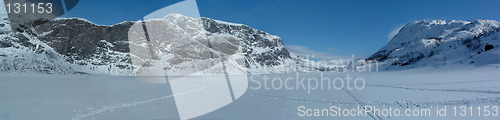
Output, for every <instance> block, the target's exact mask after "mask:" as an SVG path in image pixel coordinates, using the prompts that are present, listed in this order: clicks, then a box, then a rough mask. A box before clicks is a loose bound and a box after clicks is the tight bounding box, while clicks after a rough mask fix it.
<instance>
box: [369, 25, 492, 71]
mask: <svg viewBox="0 0 500 120" xmlns="http://www.w3.org/2000/svg"><path fill="white" fill-rule="evenodd" d="M499 38H500V23H499V22H497V21H494V20H475V21H456V20H452V21H449V22H447V21H445V20H420V21H414V22H411V23H409V24H407V25H406V26H404V27H403V28H402V29H401V30H400V31H399V33H397V34H396V35H395V36H394V37H393V38H392V39H391V40H390V41H389V43H387V45H386V46H384V47H383V48H382V49H380V50H379V51H377V52H376V53H375V54H373V55H371V56H370V57H369V58H367V59H366V60H367V61H378V62H381V63H380V69H386V70H398V69H409V68H416V67H422V66H431V67H435V66H445V65H457V64H459V65H460V64H461V65H478V66H480V65H487V64H497V63H500V49H499V47H500V39H499Z"/></svg>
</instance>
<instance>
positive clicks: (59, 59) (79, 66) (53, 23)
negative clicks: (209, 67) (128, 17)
mask: <svg viewBox="0 0 500 120" xmlns="http://www.w3.org/2000/svg"><path fill="white" fill-rule="evenodd" d="M187 19H195V20H196V21H201V22H199V23H190V22H189V21H180V22H179V23H177V24H199V25H201V26H203V29H204V30H205V31H204V32H205V33H207V35H209V36H230V38H231V39H232V38H236V39H237V40H239V42H240V45H241V47H243V54H244V56H245V59H246V60H245V62H246V64H247V67H248V68H249V72H251V73H283V72H291V70H294V71H306V70H315V69H314V68H310V67H307V66H305V65H304V62H305V60H304V59H302V58H300V57H298V56H296V55H294V54H291V53H289V52H288V51H287V50H286V48H284V46H283V41H282V39H281V38H280V37H278V36H275V35H270V34H269V33H266V32H263V31H260V30H257V29H254V28H251V27H249V26H246V25H242V24H235V23H227V22H222V21H218V20H213V19H210V18H189V17H186V16H183V15H180V14H171V15H168V16H166V17H164V18H163V19H158V20H156V21H162V22H169V21H176V20H187ZM39 21H41V23H43V22H45V23H44V24H36V23H33V24H30V25H27V26H31V27H28V28H25V29H24V30H23V31H12V30H10V29H8V28H9V23H8V20H7V18H5V16H4V18H3V19H2V20H1V22H2V24H4V25H3V26H0V27H1V28H2V31H1V35H0V37H2V39H1V41H0V60H1V61H2V65H1V66H0V71H2V72H44V73H55V74H74V73H80V74H111V75H133V74H134V72H133V71H132V69H133V68H134V67H136V66H134V65H133V64H132V60H131V57H130V48H129V44H130V42H129V40H128V36H127V35H128V34H127V32H128V31H129V29H130V27H131V26H132V25H133V24H134V22H132V21H126V22H122V23H119V24H116V25H112V26H103V25H97V24H94V23H92V22H90V21H87V20H85V19H81V18H58V19H54V20H39ZM149 21H151V20H149ZM149 21H146V22H149ZM164 29H168V28H164ZM181 29H183V30H188V28H181ZM188 37H189V36H188ZM222 39H226V38H224V37H222Z"/></svg>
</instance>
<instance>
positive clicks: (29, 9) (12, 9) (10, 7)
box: [5, 3, 52, 14]
mask: <svg viewBox="0 0 500 120" xmlns="http://www.w3.org/2000/svg"><path fill="white" fill-rule="evenodd" d="M5 6H6V7H7V12H8V13H40V14H42V13H52V3H36V4H35V3H12V4H11V3H8V4H6V5H5Z"/></svg>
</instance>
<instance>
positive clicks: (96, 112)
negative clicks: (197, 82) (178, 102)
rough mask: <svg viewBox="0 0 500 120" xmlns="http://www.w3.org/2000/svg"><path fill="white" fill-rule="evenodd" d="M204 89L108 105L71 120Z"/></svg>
mask: <svg viewBox="0 0 500 120" xmlns="http://www.w3.org/2000/svg"><path fill="white" fill-rule="evenodd" d="M205 88H206V87H201V88H198V89H194V90H189V91H186V92H181V93H178V94H173V95H168V96H162V97H160V98H154V99H149V100H144V101H136V102H131V103H122V104H115V105H110V106H104V107H102V108H100V109H97V110H92V111H90V112H88V113H87V114H77V115H75V116H74V117H73V118H72V119H71V120H79V119H81V118H86V117H89V116H93V115H96V114H100V113H103V112H106V111H113V110H115V109H121V108H126V107H130V106H137V105H141V104H145V103H150V102H155V101H159V100H166V99H168V98H171V97H174V96H177V95H184V94H189V93H193V92H196V91H200V90H203V89H205Z"/></svg>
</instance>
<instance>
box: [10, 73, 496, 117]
mask: <svg viewBox="0 0 500 120" xmlns="http://www.w3.org/2000/svg"><path fill="white" fill-rule="evenodd" d="M499 73H500V69H499V68H496V67H481V68H478V67H465V68H460V69H444V68H441V69H431V68H423V69H414V70H406V71H392V72H362V73H358V72H342V73H332V72H325V73H319V72H318V73H298V74H274V75H253V76H252V75H249V76H248V77H249V83H248V85H249V86H248V87H249V88H248V90H247V91H246V92H245V94H243V96H241V97H240V98H239V99H237V100H235V101H234V102H233V103H231V104H228V105H226V106H224V107H222V108H220V109H218V110H215V111H213V112H210V113H208V114H205V115H202V116H199V117H197V118H195V119H249V120H254V119H377V120H378V119H500V117H499V116H491V115H490V116H488V117H486V116H478V115H476V114H481V113H478V112H477V110H476V107H484V106H500V74H499ZM347 75H349V76H350V77H352V78H353V79H356V78H362V79H364V84H362V82H359V81H358V82H357V83H353V82H350V83H344V84H342V83H338V81H337V82H336V83H335V85H337V87H339V86H341V85H344V86H343V87H342V89H333V88H332V89H327V87H329V86H328V85H320V86H318V87H316V89H308V87H310V86H309V85H311V83H314V84H316V82H315V81H312V82H309V81H308V79H314V78H316V79H321V78H330V79H335V78H345V77H346V76H347ZM0 76H1V80H0V119H2V120H35V119H40V120H94V119H95V120H138V119H140V120H164V119H179V115H178V112H177V109H176V104H175V101H174V99H173V97H174V96H175V95H172V90H171V88H170V86H169V84H168V83H167V84H151V83H143V82H141V81H139V80H137V78H135V77H133V76H97V75H47V74H25V73H18V74H14V73H1V74H0ZM321 76H323V77H321ZM264 77H267V80H265V78H264ZM287 78H295V79H290V80H289V81H288V82H287V83H286V84H285V83H283V81H273V79H276V80H286V79H287ZM296 78H298V79H296ZM303 78H304V79H305V82H304V83H305V89H303V88H302V86H301V84H299V85H297V80H298V81H300V80H302V79H303ZM339 80H340V79H339ZM273 82H274V83H273ZM264 83H265V84H264ZM325 83H326V82H325ZM273 85H274V86H273ZM280 85H281V87H280ZM332 85H333V84H332ZM355 85H358V87H361V86H362V87H363V88H362V89H356V88H354V89H349V88H348V87H347V86H350V87H353V86H355ZM321 86H323V87H324V88H323V89H320V87H321ZM286 87H289V88H292V89H288V88H286ZM313 87H315V86H314V85H313ZM330 87H332V86H330ZM277 88H279V89H277ZM200 91H203V89H202V88H201V89H192V90H188V91H185V92H183V93H179V94H196V93H197V92H200ZM214 98H215V99H216V96H214ZM214 98H207V99H206V100H213V99H214ZM200 101H203V100H200ZM207 106H209V104H207ZM299 106H303V110H306V109H330V107H331V106H336V107H338V108H342V109H356V108H357V107H358V106H372V107H376V108H380V109H389V108H392V109H400V110H402V111H401V112H402V113H403V112H404V111H403V110H405V109H411V110H413V109H430V110H431V113H430V116H420V117H416V116H384V115H376V114H368V115H366V116H355V117H352V116H351V117H345V116H328V115H321V116H314V115H313V116H307V115H305V116H299V115H300V114H303V112H300V110H299ZM444 106H446V107H447V109H446V110H447V113H446V114H447V117H439V116H437V115H436V111H437V108H438V107H439V108H443V107H444ZM455 106H458V107H461V106H466V107H467V109H468V107H470V106H472V107H474V108H473V111H472V114H473V115H472V116H470V115H469V114H467V115H465V116H454V114H455V113H454V111H453V109H452V108H453V107H455ZM200 107H203V106H200ZM481 109H482V108H481ZM489 110H490V112H492V114H494V113H493V112H494V110H493V109H489ZM459 112H460V111H459ZM482 112H484V111H482ZM330 114H331V112H330ZM496 114H498V112H497V113H496Z"/></svg>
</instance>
